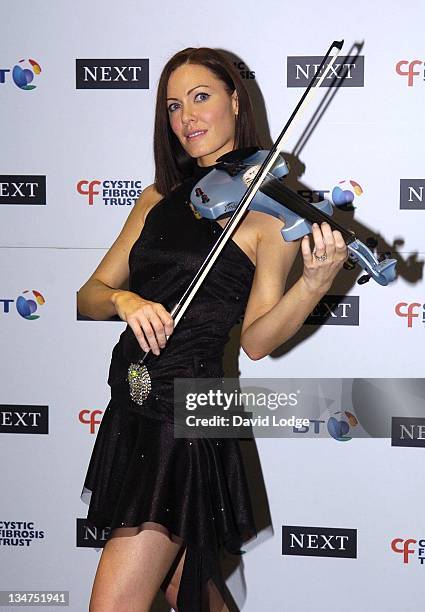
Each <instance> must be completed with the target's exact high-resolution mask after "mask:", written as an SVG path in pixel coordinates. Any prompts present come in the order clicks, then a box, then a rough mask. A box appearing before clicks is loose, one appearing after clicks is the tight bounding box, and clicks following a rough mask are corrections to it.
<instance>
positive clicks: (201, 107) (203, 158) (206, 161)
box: [167, 64, 238, 166]
mask: <svg viewBox="0 0 425 612" xmlns="http://www.w3.org/2000/svg"><path fill="white" fill-rule="evenodd" d="M167 109H168V117H169V119H170V125H171V129H172V130H173V132H174V133H175V135H176V136H177V138H178V139H179V141H180V143H181V145H182V147H183V148H184V149H185V151H186V152H187V153H188V155H190V156H191V157H194V158H196V159H197V160H198V164H199V165H200V166H210V165H212V164H215V162H216V160H217V159H218V158H219V157H220V156H221V155H224V153H228V152H229V151H232V150H233V144H234V137H235V124H236V115H237V112H238V102H237V94H236V91H234V92H233V93H232V94H231V95H230V94H229V93H228V92H227V91H226V89H225V85H224V83H223V81H221V80H220V79H218V78H217V77H216V76H215V75H214V73H213V72H211V70H209V69H208V68H205V66H200V65H199V64H183V65H182V66H179V67H178V68H176V69H175V70H174V71H173V72H172V73H171V75H170V78H169V79H168V85H167Z"/></svg>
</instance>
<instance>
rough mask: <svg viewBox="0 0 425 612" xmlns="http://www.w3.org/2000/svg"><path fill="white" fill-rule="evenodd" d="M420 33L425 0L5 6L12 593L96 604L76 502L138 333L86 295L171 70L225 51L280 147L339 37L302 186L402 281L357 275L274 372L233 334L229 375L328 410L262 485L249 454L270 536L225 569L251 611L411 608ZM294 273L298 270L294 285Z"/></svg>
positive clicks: (1, 73)
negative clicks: (127, 346) (117, 361)
mask: <svg viewBox="0 0 425 612" xmlns="http://www.w3.org/2000/svg"><path fill="white" fill-rule="evenodd" d="M424 21H425V7H424V5H423V2H420V1H419V0H410V2H408V3H402V4H400V3H399V2H395V1H394V0H391V1H390V2H388V1H386V2H383V1H379V2H375V3H371V2H367V1H365V0H359V1H358V2H356V3H351V4H349V5H347V4H345V5H344V4H341V3H340V2H335V0H330V1H329V2H326V3H325V4H317V3H313V2H307V1H305V0H301V1H300V2H295V3H292V2H287V1H279V2H278V1H272V0H265V1H264V2H262V3H258V2H254V1H252V0H247V1H246V2H244V3H240V2H224V1H223V0H218V1H217V2H214V3H213V2H210V3H204V2H187V1H185V0H182V1H181V2H170V1H169V0H166V1H163V2H151V1H148V0H145V1H134V0H122V1H121V2H119V3H117V2H111V1H108V0H107V1H106V2H105V1H103V2H100V1H98V0H92V1H91V2H88V3H87V2H82V1H81V0H74V1H73V2H70V1H69V0H62V1H61V2H51V1H49V0H39V1H38V2H33V3H27V2H23V1H22V0H16V1H15V2H14V3H13V4H12V3H10V2H3V3H2V5H1V7H0V30H1V36H0V50H1V53H0V100H1V112H0V126H1V129H0V143H1V145H0V175H1V177H0V205H1V206H0V216H1V223H0V242H1V251H0V252H1V259H0V267H1V295H0V298H1V299H0V325H1V332H2V335H1V338H2V341H1V357H2V363H1V374H2V376H1V378H2V384H1V397H0V402H1V406H0V432H1V433H0V438H1V446H0V452H1V470H0V483H1V498H0V499H1V501H0V565H1V571H0V589H1V590H4V591H10V590H13V591H28V590H32V591H34V590H38V591H52V590H56V591H57V590H64V591H69V608H70V609H71V610H73V611H75V612H79V611H80V610H86V609H87V607H88V600H89V596H90V590H91V585H92V582H93V578H94V573H95V570H96V567H97V563H98V559H99V555H100V550H101V547H102V545H103V544H104V541H105V534H104V533H97V532H93V531H90V530H88V529H87V526H86V524H85V517H86V511H87V506H86V505H85V504H84V503H83V502H82V501H81V500H80V492H81V488H82V484H83V478H84V476H85V472H86V468H87V464H88V460H89V457H90V453H91V450H92V447H93V443H94V439H95V434H96V431H97V429H98V426H99V422H100V419H101V417H102V414H103V411H104V409H105V408H106V405H107V402H108V399H109V388H108V386H107V383H106V379H107V370H108V366H109V362H110V356H111V351H112V348H113V346H114V344H115V343H116V341H117V339H118V337H119V335H120V333H121V332H122V331H123V329H124V325H125V324H124V323H123V322H121V321H88V320H83V318H81V317H78V315H77V310H76V292H77V290H78V288H79V287H80V286H81V285H82V284H83V283H84V282H85V281H86V280H87V278H88V277H89V276H90V274H91V273H92V272H93V270H94V269H95V267H96V266H97V265H98V263H99V262H100V260H101V258H102V257H103V255H104V254H105V253H106V251H107V249H108V248H109V247H110V246H111V245H112V243H113V241H114V240H115V238H116V236H117V235H118V233H119V232H120V230H121V228H122V226H123V224H124V222H125V220H126V218H127V216H128V214H129V212H130V210H131V207H132V206H133V204H134V200H135V198H137V195H138V194H139V192H140V189H142V188H143V187H145V186H147V185H149V184H150V183H152V182H153V155H152V130H153V120H154V103H155V93H156V86H157V82H158V78H159V75H160V71H161V69H162V67H163V66H164V64H165V62H166V61H167V59H168V58H169V57H170V56H171V55H173V54H174V53H175V52H177V51H178V50H180V49H182V48H185V47H188V46H212V47H216V48H219V49H222V50H225V51H227V52H229V53H231V54H232V61H235V62H236V65H237V67H238V69H239V70H240V71H241V74H242V76H243V78H244V79H245V82H246V84H247V86H248V87H249V90H250V93H251V95H252V98H253V101H254V105H255V111H256V116H257V119H258V123H259V126H260V129H261V130H262V132H263V135H264V136H265V137H267V138H268V139H269V142H271V141H272V140H273V139H274V138H276V137H277V135H278V134H279V132H280V130H281V129H282V127H283V125H284V123H285V122H286V121H287V119H288V117H289V116H290V114H291V112H292V110H293V108H294V107H295V105H296V103H297V102H298V100H299V98H300V96H301V95H302V93H303V92H304V87H305V84H306V79H307V78H308V77H311V75H312V74H313V72H312V71H313V69H314V65H315V64H317V63H318V62H320V58H321V56H322V55H323V54H324V53H325V51H326V50H327V49H328V47H329V45H330V44H331V42H332V41H333V40H334V39H341V38H343V39H344V40H345V43H344V48H343V53H342V54H341V56H340V60H339V62H338V64H337V66H336V68H335V70H334V72H333V74H332V75H331V77H330V78H329V79H327V81H326V86H325V87H323V88H322V89H321V90H320V92H319V94H318V95H317V96H316V98H315V100H314V102H313V103H312V105H311V106H310V107H309V108H308V111H307V112H306V113H305V115H304V116H303V118H302V120H301V121H300V123H299V124H298V125H297V127H296V128H295V129H294V130H293V132H292V136H291V138H290V140H289V141H288V143H287V146H286V157H287V160H288V161H289V163H290V165H291V173H290V176H289V178H288V180H289V183H290V185H291V186H292V187H293V188H294V189H297V190H298V191H300V192H302V193H303V195H304V196H305V197H307V198H308V199H311V198H312V197H313V195H314V194H316V196H318V197H319V198H320V197H327V198H328V199H330V200H331V201H333V202H334V204H335V205H336V207H338V206H339V208H340V210H337V212H336V214H337V218H338V219H339V220H340V221H341V222H342V223H345V224H346V225H347V227H350V228H351V229H354V230H355V231H356V232H357V233H358V235H359V236H360V237H361V238H362V239H363V240H365V241H366V240H367V239H369V238H371V237H372V238H373V237H375V238H377V240H378V242H377V246H376V251H377V252H378V254H382V253H384V252H386V251H387V252H391V253H392V256H393V257H395V258H396V259H397V261H398V265H397V269H398V279H397V281H396V282H394V283H392V284H391V285H390V286H388V287H382V286H379V285H378V284H376V283H375V282H374V281H370V282H368V283H366V284H362V285H359V284H358V283H357V282H356V281H357V279H358V278H359V277H360V276H361V275H362V272H361V270H360V269H359V267H356V268H355V269H354V270H351V271H349V270H344V271H342V272H341V273H340V275H339V276H338V279H337V281H336V282H335V284H334V285H333V287H332V289H331V291H330V292H329V295H328V296H327V297H326V298H325V299H324V300H323V301H322V302H321V304H320V305H319V307H318V308H317V309H316V310H315V311H314V312H313V313H312V316H311V317H310V318H309V320H308V322H307V323H306V324H305V325H304V326H303V328H302V330H301V331H300V332H299V334H297V336H296V337H295V338H294V339H293V340H291V341H290V342H288V343H287V344H286V345H284V346H283V347H282V348H281V349H279V350H277V351H276V352H275V353H273V355H270V356H268V357H266V358H264V359H262V360H260V361H251V360H250V359H249V358H248V357H247V356H246V355H245V354H244V352H243V351H241V352H240V354H238V351H237V329H236V330H235V333H234V335H233V337H232V340H231V342H230V343H229V347H228V350H227V351H226V368H227V370H226V371H227V372H228V374H229V375H230V376H235V375H236V376H237V375H238V374H239V375H240V376H241V377H242V379H243V378H250V379H265V378H279V379H282V385H284V386H286V388H287V390H288V391H291V390H294V389H304V388H306V386H307V387H308V388H309V389H311V388H312V389H316V395H317V397H320V398H321V400H323V402H322V404H321V407H319V408H320V410H319V412H320V414H321V417H320V418H317V424H316V426H315V427H313V426H311V427H310V429H309V430H308V431H300V432H298V433H297V435H292V436H290V437H285V436H284V435H283V434H282V435H281V436H280V437H273V438H270V437H262V436H261V435H260V436H259V437H258V438H257V449H258V456H259V461H260V462H261V466H262V474H263V479H264V481H263V482H261V480H259V478H258V473H259V471H258V463H257V461H258V459H256V453H255V447H254V445H253V444H252V443H250V442H243V443H242V444H243V447H244V453H245V455H246V459H247V465H248V476H249V478H250V486H251V490H252V493H253V499H254V503H255V506H256V514H257V515H258V524H259V536H258V538H257V539H256V540H255V541H253V542H251V543H249V544H248V545H247V546H246V547H245V549H246V551H247V552H246V554H245V555H244V556H243V557H242V562H241V563H240V564H239V566H235V564H233V565H232V560H231V559H230V561H229V559H227V560H226V563H227V562H229V563H228V566H229V573H228V577H227V580H228V584H229V587H230V589H231V591H232V593H233V594H234V597H235V599H236V603H237V604H238V605H239V607H240V608H241V609H243V610H244V611H246V612H254V611H258V610H282V611H288V612H289V611H290V612H306V611H318V610H320V611H325V610H326V611H327V612H330V611H335V612H340V611H341V610H344V611H347V612H354V611H357V610H358V609H360V608H362V609H365V610H373V611H376V610H385V611H386V612H390V611H394V612H395V611H396V610H400V609H402V610H405V611H406V612H407V611H413V610H417V609H418V606H419V605H420V604H421V603H422V601H423V596H424V586H423V585H424V575H423V572H424V571H425V566H424V565H423V559H422V557H424V555H425V552H424V551H425V541H423V538H425V523H424V519H423V507H424V503H425V494H424V486H423V473H424V468H425V461H424V452H425V450H424V448H421V445H422V446H423V440H422V437H423V432H424V429H423V423H424V421H423V419H424V417H425V414H423V405H424V404H423V402H422V401H421V400H422V399H423V397H424V390H423V379H422V376H423V343H424V340H423V338H424V336H423V334H424V309H423V303H424V301H425V300H424V287H423V281H422V275H423V258H424V248H423V244H424V240H423V231H424V229H423V228H424V215H425V212H424V208H425V198H424V193H423V191H424V185H425V170H424V165H423V158H424V149H423V142H424V136H425V131H424V116H423V107H424V95H425V80H424V39H423V24H424ZM344 71H345V75H346V78H345V80H343V79H342V76H343V74H344ZM344 203H345V206H342V207H341V205H343V204H344ZM344 208H345V210H344ZM300 273H301V262H300V261H298V264H297V267H296V269H295V270H294V272H293V278H292V280H291V282H292V281H293V280H294V279H296V277H297V275H299V274H300ZM306 379H313V380H306ZM326 379H332V381H327V380H326ZM397 379H403V380H402V381H400V380H397ZM331 383H332V384H331ZM257 384H258V386H260V387H261V386H264V381H262V380H259V381H258V380H257ZM343 389H345V391H344V393H343ZM359 389H360V392H359V393H360V395H359V393H358V391H359ZM343 398H344V400H343ZM307 408H308V402H307V403H306V404H303V406H302V409H301V410H300V411H299V412H302V411H303V410H304V411H305V412H306V413H307V412H308V410H307ZM316 409H317V406H316ZM360 413H361V414H360ZM360 417H362V418H360ZM406 417H412V418H413V421H408V420H406ZM397 418H398V419H401V421H398V420H397ZM332 419H334V421H332ZM362 419H363V421H362ZM341 423H343V424H341ZM344 423H345V425H344ZM332 424H333V428H332ZM403 426H404V429H403ZM421 427H422V429H421ZM356 428H357V429H356ZM356 431H361V432H362V435H361V436H360V437H356ZM349 438H352V439H349ZM397 440H398V441H397ZM403 440H404V442H403ZM400 444H405V446H404V447H403V446H400ZM264 490H265V491H266V492H267V498H268V503H269V510H270V518H271V525H270V524H269V523H270V520H267V516H266V513H265V508H266V503H265V501H264V497H263V495H264ZM341 530H342V531H341ZM302 534H304V535H302ZM306 534H310V538H308V537H307V535H306ZM312 534H313V535H312ZM295 536H296V537H295ZM343 536H345V537H346V539H344V538H343ZM347 543H348V544H347ZM345 544H347V546H345ZM288 552H289V553H292V554H287V553H288ZM329 555H332V556H329ZM161 605H162V603H161V601H160V600H158V606H159V608H158V609H162V608H161Z"/></svg>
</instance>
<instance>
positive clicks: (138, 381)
mask: <svg viewBox="0 0 425 612" xmlns="http://www.w3.org/2000/svg"><path fill="white" fill-rule="evenodd" d="M343 44H344V40H340V41H337V40H335V41H334V42H333V43H332V44H331V45H330V47H329V49H328V50H327V52H326V54H325V56H324V57H323V60H322V62H321V64H320V66H319V67H318V68H317V70H316V72H315V73H314V76H313V77H312V79H311V81H310V83H309V84H308V87H307V88H306V90H305V91H304V93H303V95H302V96H301V99H300V100H299V102H298V104H297V106H296V107H295V109H294V111H293V112H292V114H291V116H290V117H289V119H288V121H287V122H286V124H285V126H284V128H283V130H282V131H281V133H280V134H279V136H278V138H277V140H276V142H275V143H274V144H273V146H272V148H271V149H270V151H269V153H268V155H267V157H266V158H265V159H264V161H263V163H262V164H261V165H260V166H259V167H258V170H257V173H256V175H255V177H254V178H253V179H252V181H251V182H250V183H249V185H248V187H247V189H246V191H245V193H244V195H243V196H242V198H241V200H240V202H239V204H238V206H237V207H236V208H235V210H234V211H233V214H232V216H231V217H230V219H229V221H228V222H227V223H226V225H225V227H224V229H223V232H222V233H221V234H220V236H219V237H218V239H217V241H216V242H215V244H214V245H213V247H212V248H211V250H210V252H209V253H208V255H207V256H206V258H205V259H204V261H203V263H202V264H201V266H200V268H199V270H198V271H197V273H196V274H195V276H194V277H193V279H192V281H191V282H190V284H189V286H188V287H187V289H186V290H185V292H184V293H183V295H182V296H181V298H180V300H179V301H178V302H177V304H176V305H175V306H174V307H173V309H172V310H171V312H170V314H171V316H172V317H173V319H174V327H175V326H176V325H177V324H178V322H179V321H180V319H181V318H182V316H183V315H184V313H185V312H186V310H187V308H188V307H189V305H190V303H191V301H192V300H193V298H194V296H195V294H196V292H197V291H198V289H199V288H200V286H201V285H202V283H203V281H204V280H205V278H206V276H207V274H208V272H209V271H210V270H211V268H212V266H213V265H214V262H215V261H216V259H217V257H218V256H219V254H220V253H221V251H222V250H223V248H224V247H225V245H226V244H227V242H228V240H229V239H230V237H231V235H232V234H233V231H234V230H235V228H236V226H237V225H238V223H239V222H240V220H241V219H242V217H243V215H244V213H245V211H246V210H247V209H248V206H249V204H250V203H251V201H252V200H253V198H254V197H255V194H256V193H257V191H258V189H259V188H260V186H261V184H262V183H263V181H264V180H265V178H266V177H267V175H268V173H269V171H270V170H271V169H272V168H273V166H274V164H275V163H276V161H277V158H278V156H279V154H280V153H281V152H283V147H284V144H285V143H286V141H287V140H288V137H289V134H290V131H291V129H293V127H294V125H295V122H296V120H299V119H300V117H301V116H302V113H303V112H304V111H305V110H306V108H307V106H308V105H309V104H310V103H311V101H312V99H313V97H314V96H315V95H316V93H317V90H318V89H319V87H320V86H321V84H322V83H323V81H324V79H325V78H326V76H327V75H328V73H329V72H330V70H331V68H332V66H333V64H334V62H335V60H336V58H337V57H338V55H339V53H340V52H341V50H342V46H343ZM328 58H331V59H330V61H329V63H328V65H327V66H326V68H324V66H325V64H326V62H327V60H328ZM323 68H324V70H323V73H322V75H321V76H320V77H319V78H318V80H317V82H316V79H317V77H318V75H319V74H320V71H321V70H322V69H323ZM167 339H168V336H167ZM149 352H150V349H148V350H147V351H145V352H144V355H143V357H142V358H141V359H140V360H139V361H137V363H131V364H130V366H129V368H128V373H127V380H128V383H129V386H130V396H131V398H132V400H133V401H134V402H136V403H137V404H139V405H142V404H143V402H144V401H145V399H146V397H147V396H148V394H149V392H150V389H151V380H150V376H149V371H148V369H147V367H146V365H144V364H143V362H144V360H145V359H146V357H147V355H148V354H149Z"/></svg>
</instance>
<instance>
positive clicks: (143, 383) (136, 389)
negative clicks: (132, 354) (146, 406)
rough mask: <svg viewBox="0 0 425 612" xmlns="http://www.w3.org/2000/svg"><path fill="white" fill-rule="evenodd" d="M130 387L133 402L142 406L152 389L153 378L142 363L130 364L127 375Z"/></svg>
mask: <svg viewBox="0 0 425 612" xmlns="http://www.w3.org/2000/svg"><path fill="white" fill-rule="evenodd" d="M127 380H128V384H129V386H130V397H131V399H132V400H133V402H136V404H139V406H142V404H143V403H144V401H145V400H146V398H147V397H148V395H149V392H150V390H151V388H152V385H151V377H150V376H149V371H148V369H147V367H146V366H145V365H142V363H141V362H137V363H130V365H129V368H128V374H127Z"/></svg>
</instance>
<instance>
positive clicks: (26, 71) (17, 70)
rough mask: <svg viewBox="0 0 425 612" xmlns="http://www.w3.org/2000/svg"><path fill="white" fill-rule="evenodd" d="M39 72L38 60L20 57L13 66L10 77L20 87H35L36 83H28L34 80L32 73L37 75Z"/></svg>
mask: <svg viewBox="0 0 425 612" xmlns="http://www.w3.org/2000/svg"><path fill="white" fill-rule="evenodd" d="M40 72H41V66H40V64H39V63H38V62H36V61H35V60H33V59H28V60H26V59H21V60H19V65H18V64H17V65H16V66H14V67H13V71H12V78H13V81H14V83H15V85H17V86H18V87H19V88H20V89H27V90H30V89H35V88H36V87H37V86H36V85H30V83H32V81H33V80H34V75H35V74H36V75H39V74H40Z"/></svg>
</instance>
